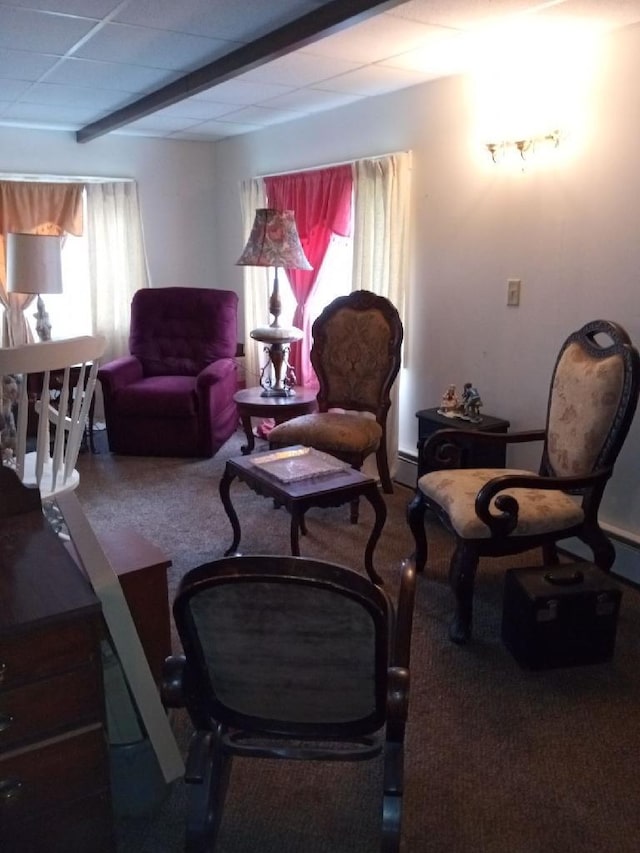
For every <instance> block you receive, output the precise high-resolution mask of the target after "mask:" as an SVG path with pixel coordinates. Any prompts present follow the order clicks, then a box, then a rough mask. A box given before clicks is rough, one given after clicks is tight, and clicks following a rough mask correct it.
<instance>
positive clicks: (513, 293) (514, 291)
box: [507, 278, 522, 306]
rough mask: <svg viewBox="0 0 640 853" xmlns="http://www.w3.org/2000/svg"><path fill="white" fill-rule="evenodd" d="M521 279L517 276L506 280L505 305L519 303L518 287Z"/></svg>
mask: <svg viewBox="0 0 640 853" xmlns="http://www.w3.org/2000/svg"><path fill="white" fill-rule="evenodd" d="M521 285H522V281H521V280H520V279H519V278H510V279H509V280H508V281H507V305H511V306H516V305H520V287H521Z"/></svg>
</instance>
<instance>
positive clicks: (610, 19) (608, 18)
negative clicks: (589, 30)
mask: <svg viewBox="0 0 640 853" xmlns="http://www.w3.org/2000/svg"><path fill="white" fill-rule="evenodd" d="M540 17H541V18H543V19H544V20H545V21H549V22H555V21H563V22H565V21H568V22H569V23H570V24H574V25H575V24H576V22H577V20H579V21H580V22H581V23H582V24H583V25H590V26H591V27H593V28H594V29H596V30H600V31H603V30H611V29H614V28H616V27H626V26H628V25H629V24H635V23H637V22H638V21H639V20H640V0H622V2H620V0H565V2H564V3H562V4H560V5H558V6H552V5H550V6H549V7H548V8H545V9H544V10H541V12H540Z"/></svg>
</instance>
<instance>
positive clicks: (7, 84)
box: [0, 77, 32, 102]
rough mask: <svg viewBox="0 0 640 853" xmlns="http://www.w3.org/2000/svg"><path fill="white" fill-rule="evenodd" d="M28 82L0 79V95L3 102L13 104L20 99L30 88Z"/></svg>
mask: <svg viewBox="0 0 640 853" xmlns="http://www.w3.org/2000/svg"><path fill="white" fill-rule="evenodd" d="M31 85H32V83H30V82H29V81H28V80H7V79H5V78H2V77H0V95H2V100H3V101H9V102H13V101H15V100H16V99H17V98H20V97H21V96H22V95H24V93H25V92H26V91H27V89H28V88H29V86H31Z"/></svg>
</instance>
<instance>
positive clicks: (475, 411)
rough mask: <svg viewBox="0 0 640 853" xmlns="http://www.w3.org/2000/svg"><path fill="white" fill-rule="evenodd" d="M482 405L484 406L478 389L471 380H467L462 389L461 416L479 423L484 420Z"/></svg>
mask: <svg viewBox="0 0 640 853" xmlns="http://www.w3.org/2000/svg"><path fill="white" fill-rule="evenodd" d="M480 406H482V400H481V399H480V394H479V393H478V389H477V388H474V386H473V384H472V383H471V382H465V383H464V388H463V391H462V414H461V417H462V418H464V420H466V421H471V423H474V424H479V423H480V422H481V421H482V417H481V416H480Z"/></svg>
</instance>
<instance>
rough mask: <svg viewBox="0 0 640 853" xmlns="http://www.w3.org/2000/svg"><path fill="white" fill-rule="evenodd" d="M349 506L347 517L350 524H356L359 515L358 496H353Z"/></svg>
mask: <svg viewBox="0 0 640 853" xmlns="http://www.w3.org/2000/svg"><path fill="white" fill-rule="evenodd" d="M349 506H350V507H351V510H350V513H349V519H350V521H351V524H357V523H358V517H359V516H360V500H359V498H354V499H353V500H352V501H351V503H350V504H349Z"/></svg>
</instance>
